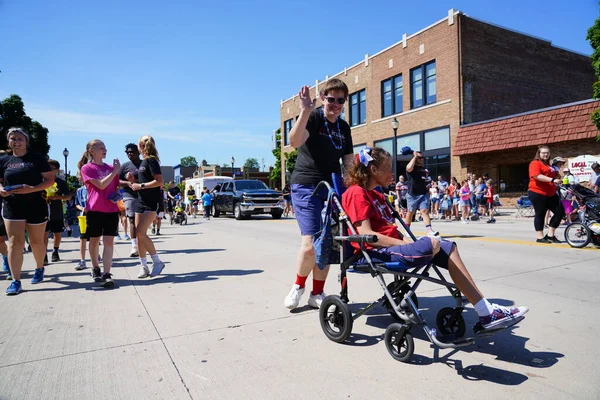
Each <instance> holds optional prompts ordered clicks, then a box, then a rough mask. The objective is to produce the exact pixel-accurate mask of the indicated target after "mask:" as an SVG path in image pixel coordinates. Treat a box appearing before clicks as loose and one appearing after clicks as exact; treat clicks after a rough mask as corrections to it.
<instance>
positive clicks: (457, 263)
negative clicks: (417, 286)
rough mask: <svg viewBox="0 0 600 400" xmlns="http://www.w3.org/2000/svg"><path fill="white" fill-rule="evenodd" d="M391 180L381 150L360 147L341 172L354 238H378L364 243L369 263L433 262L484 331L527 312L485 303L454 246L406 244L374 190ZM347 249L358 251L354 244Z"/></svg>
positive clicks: (434, 241) (427, 240)
mask: <svg viewBox="0 0 600 400" xmlns="http://www.w3.org/2000/svg"><path fill="white" fill-rule="evenodd" d="M392 179H393V178H392V160H391V156H390V154H389V153H388V152H387V151H385V150H383V149H381V148H374V149H370V148H365V149H362V150H361V151H360V153H359V154H357V155H356V162H355V163H354V165H353V166H352V167H350V169H349V170H348V171H347V172H346V179H345V180H346V182H345V183H346V185H347V186H348V189H347V190H346V192H345V193H344V194H343V196H342V206H343V208H344V210H345V212H346V213H347V215H348V217H349V218H350V220H351V221H352V223H353V225H354V227H355V228H356V230H357V231H358V233H359V234H361V235H376V236H377V237H378V241H377V242H375V243H369V244H365V247H366V249H367V251H368V254H369V255H370V256H371V258H372V260H373V261H374V262H401V263H403V264H404V265H406V267H407V269H408V268H412V267H420V266H424V265H427V264H429V263H433V264H435V265H437V266H439V267H441V268H444V269H447V270H448V272H449V273H450V277H451V278H452V280H453V281H454V283H455V284H456V286H457V287H458V289H459V290H460V291H461V292H462V293H464V295H465V296H466V297H467V299H468V300H469V302H470V303H471V304H472V305H473V306H474V308H475V311H476V312H477V314H478V315H479V321H480V323H481V326H482V327H483V329H485V330H488V329H494V328H496V327H499V326H505V325H507V324H510V322H511V320H515V319H517V318H519V317H521V316H522V315H523V314H525V313H526V312H527V311H528V310H529V309H528V308H527V307H511V308H508V307H502V306H499V305H497V304H492V303H490V302H488V301H487V300H486V298H485V297H484V295H483V294H482V293H481V291H480V290H479V288H478V287H477V285H476V284H475V282H474V281H473V278H472V277H471V275H470V274H469V271H468V270H467V267H466V266H465V264H464V263H463V261H462V259H461V257H460V255H459V253H458V248H457V246H456V244H455V243H454V242H451V241H447V240H443V239H442V240H440V238H439V237H429V236H426V237H422V238H420V239H418V240H417V241H416V242H411V241H408V240H406V239H405V238H404V237H403V235H402V234H401V233H400V232H399V230H398V227H397V226H396V224H395V221H394V218H393V216H392V214H391V212H390V209H389V206H388V204H387V203H386V200H385V197H384V196H383V195H382V194H381V193H380V192H379V191H378V190H376V188H377V187H386V186H387V185H388V184H389V182H390V181H391V180H392ZM352 245H353V246H354V247H355V248H356V249H357V250H360V246H359V244H358V243H352Z"/></svg>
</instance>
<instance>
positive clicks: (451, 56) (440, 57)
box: [280, 20, 460, 168]
mask: <svg viewBox="0 0 600 400" xmlns="http://www.w3.org/2000/svg"><path fill="white" fill-rule="evenodd" d="M457 27H458V26H457V23H456V21H455V22H454V23H453V24H449V23H448V21H447V20H444V21H442V22H440V23H438V24H437V25H434V26H433V27H431V28H430V29H427V30H425V31H423V32H421V33H419V34H417V35H415V36H413V37H411V38H408V40H407V43H406V44H407V46H406V47H403V45H402V43H399V44H397V45H395V46H393V47H391V48H389V49H388V50H386V51H383V52H381V53H380V54H377V55H375V56H373V57H371V58H370V59H369V61H368V65H367V63H365V62H364V61H362V62H360V63H359V64H357V65H355V66H353V67H351V68H348V69H347V70H346V71H345V72H341V73H340V74H338V75H335V76H332V77H335V78H339V79H342V80H343V81H344V82H345V83H346V84H347V85H348V89H349V93H350V94H352V93H354V92H357V91H359V90H362V89H366V95H367V115H366V123H365V124H362V125H359V126H355V127H352V140H353V143H354V144H355V145H357V144H367V145H369V146H372V145H373V143H374V142H375V141H377V140H381V139H386V138H390V137H393V135H394V132H393V130H392V128H391V121H392V119H393V118H394V116H395V117H396V118H397V119H398V122H399V123H400V126H399V128H398V136H402V135H406V134H410V133H414V132H419V131H423V130H429V129H433V128H437V127H441V126H450V135H451V145H452V143H454V141H455V137H456V134H457V131H458V126H459V103H460V101H459V99H460V97H459V91H458V88H459V74H458V28H457ZM421 50H423V51H422V52H421ZM390 60H391V61H390ZM432 60H436V70H437V71H436V75H437V76H436V80H437V98H436V100H437V102H436V103H435V104H434V105H432V106H426V107H424V108H419V109H415V110H411V109H410V87H411V85H410V69H412V68H414V67H417V66H419V65H422V64H425V63H427V62H429V61H432ZM398 74H402V78H403V88H404V89H403V104H402V106H403V107H402V108H403V112H402V113H400V114H396V115H394V116H389V117H386V118H385V119H382V106H381V82H382V81H383V80H385V79H388V78H390V77H393V76H396V75H398ZM320 85H322V84H320ZM311 95H313V96H316V93H315V88H312V89H311ZM319 105H320V102H319ZM349 107H350V106H349V105H348V104H347V105H346V119H347V120H348V119H349ZM299 113H300V108H299V100H298V98H297V97H294V98H293V99H290V100H288V101H286V102H284V103H283V104H282V108H281V121H280V123H281V130H282V132H283V123H284V121H285V120H287V119H290V118H294V119H295V118H296V116H297V115H299ZM291 150H292V148H291V147H290V146H287V147H284V148H283V152H284V153H285V152H289V151H291ZM282 158H283V157H282ZM283 166H284V164H283V161H282V167H283ZM459 166H460V161H459V158H458V157H453V159H452V166H451V168H459Z"/></svg>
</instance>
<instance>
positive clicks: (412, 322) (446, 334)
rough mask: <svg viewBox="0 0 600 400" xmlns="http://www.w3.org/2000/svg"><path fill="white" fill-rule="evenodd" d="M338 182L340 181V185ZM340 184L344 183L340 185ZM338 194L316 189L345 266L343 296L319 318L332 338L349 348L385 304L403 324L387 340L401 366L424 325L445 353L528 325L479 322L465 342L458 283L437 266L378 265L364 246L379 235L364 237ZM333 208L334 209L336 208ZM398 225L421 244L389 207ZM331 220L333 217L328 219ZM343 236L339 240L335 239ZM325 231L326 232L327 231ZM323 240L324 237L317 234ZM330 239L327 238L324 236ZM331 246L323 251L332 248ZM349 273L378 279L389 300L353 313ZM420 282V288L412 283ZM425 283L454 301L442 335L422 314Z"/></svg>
mask: <svg viewBox="0 0 600 400" xmlns="http://www.w3.org/2000/svg"><path fill="white" fill-rule="evenodd" d="M335 182H336V178H334V183H335ZM338 182H339V181H338ZM335 187H336V189H337V192H336V190H333V189H332V188H331V186H330V185H329V184H328V183H327V182H321V183H319V185H318V186H317V187H316V188H315V191H314V193H313V195H317V193H322V191H324V189H325V188H326V189H327V200H326V201H327V207H326V208H325V209H326V210H331V213H332V214H333V215H332V216H331V217H332V220H333V221H335V227H332V237H331V239H332V240H333V241H334V244H333V246H329V247H330V248H333V250H334V251H333V252H332V253H333V254H331V257H330V261H331V262H336V261H339V263H340V274H339V282H340V283H341V291H340V294H339V296H338V295H329V296H327V297H326V298H325V299H324V300H323V302H322V304H321V306H320V308H319V319H320V323H321V328H322V329H323V332H324V333H325V336H327V338H328V339H330V340H331V341H334V342H337V343H343V342H344V341H346V339H348V337H349V336H350V334H351V333H352V325H353V322H354V320H356V319H357V318H358V317H360V316H361V315H363V314H365V313H367V312H368V311H369V310H371V309H373V308H375V307H377V306H380V305H383V306H384V307H385V308H386V310H387V312H388V313H389V314H390V315H391V316H392V317H393V318H394V319H395V320H396V321H397V322H395V323H392V324H390V325H389V326H388V327H387V329H386V331H385V335H384V341H385V345H386V348H387V350H388V352H389V354H390V355H391V356H392V357H393V358H394V359H395V360H397V361H401V362H408V361H409V360H410V358H411V356H412V355H413V352H414V340H413V337H412V335H411V329H412V328H413V326H420V327H422V328H423V330H424V331H425V334H426V335H427V337H428V338H429V340H430V341H431V342H432V343H433V344H435V345H436V346H438V347H440V348H445V349H447V348H459V347H464V346H469V345H471V344H473V343H475V340H477V339H480V338H483V337H488V336H491V335H494V334H496V333H498V332H499V331H501V330H504V329H506V328H508V327H510V326H513V325H515V324H517V323H519V322H520V321H521V320H523V318H524V317H523V316H521V317H518V318H515V319H513V320H511V321H510V322H507V323H506V324H504V325H502V326H499V327H496V328H494V329H489V330H485V329H483V327H482V326H481V325H480V324H479V323H478V324H477V325H476V326H475V335H474V336H473V337H468V338H465V337H464V336H465V333H466V324H465V320H464V318H463V316H462V311H463V310H464V307H463V303H464V302H465V300H463V297H462V295H461V293H460V291H459V290H458V288H457V287H456V285H455V284H454V283H452V282H449V281H447V280H446V279H445V278H444V276H443V275H442V273H441V272H440V271H439V268H438V267H437V266H435V265H433V264H429V265H426V266H423V267H416V268H414V267H413V268H412V270H411V269H407V268H408V267H407V266H405V265H403V264H402V263H400V262H386V263H375V262H373V261H372V259H371V257H370V256H369V254H368V253H367V251H366V250H365V247H364V243H375V242H377V240H378V238H377V236H376V235H359V234H357V231H356V229H355V228H354V226H353V225H352V221H350V220H349V218H348V216H347V214H346V213H345V212H344V210H343V208H342V205H341V203H340V200H339V197H340V195H341V190H340V188H339V187H338V185H337V184H335ZM331 205H332V207H330V206H331ZM388 207H389V208H390V210H391V212H392V214H393V215H394V218H395V219H396V223H397V224H398V223H400V224H401V225H402V227H403V228H404V230H405V231H406V232H407V234H408V235H409V236H410V238H412V240H414V241H416V240H417V238H416V237H415V236H414V235H413V233H412V232H411V231H410V229H409V228H408V227H407V226H406V224H405V223H404V221H403V220H402V219H401V218H400V216H399V215H398V213H397V212H396V211H395V210H394V208H393V207H392V206H391V205H390V204H389V203H388ZM325 220H326V221H327V218H325ZM336 231H337V236H333V235H334V234H335V232H336ZM322 232H325V229H324V230H323V231H322ZM317 236H319V235H317ZM323 236H325V235H321V237H323ZM351 242H354V243H359V245H360V249H361V251H360V252H358V253H356V254H354V255H352V253H353V250H352V248H351V247H350V246H349V244H350V243H351ZM326 247H328V246H323V248H326ZM336 248H337V249H338V250H339V260H337V255H338V254H337V253H336V252H335V250H336ZM321 250H322V249H317V246H315V253H316V254H317V253H320V251H321ZM361 259H364V260H366V264H357V262H359V261H360V260H361ZM348 272H362V273H368V274H370V275H371V276H372V277H373V278H375V279H376V280H377V281H378V282H379V285H380V286H381V288H382V290H383V293H384V294H383V296H382V297H380V298H379V299H377V300H375V301H374V302H373V303H371V304H369V305H368V306H366V307H365V308H363V309H361V310H359V311H358V312H357V313H356V314H354V315H353V314H352V311H351V310H350V307H349V306H348V303H349V298H348V275H347V273H348ZM385 274H391V275H393V281H392V282H390V283H387V282H386V281H385V278H384V275H385ZM413 279H414V283H412V282H411V280H413ZM423 281H428V282H432V283H435V284H438V285H442V286H445V287H446V288H447V289H448V291H449V292H450V294H451V295H452V297H453V298H454V300H455V301H456V306H455V307H454V308H453V307H444V308H442V309H441V310H440V311H439V312H438V314H437V317H436V324H437V330H439V333H440V334H441V335H440V334H438V332H437V331H436V329H435V328H432V327H429V326H428V325H427V322H426V321H425V318H424V317H423V316H422V315H421V313H420V312H419V300H418V297H417V295H416V291H417V289H418V287H419V285H420V284H421V283H422V282H423Z"/></svg>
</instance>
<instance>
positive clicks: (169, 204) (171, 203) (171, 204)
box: [167, 199, 175, 213]
mask: <svg viewBox="0 0 600 400" xmlns="http://www.w3.org/2000/svg"><path fill="white" fill-rule="evenodd" d="M174 202H175V200H172V199H169V201H168V202H167V212H169V213H172V212H173V208H174V207H175V205H174Z"/></svg>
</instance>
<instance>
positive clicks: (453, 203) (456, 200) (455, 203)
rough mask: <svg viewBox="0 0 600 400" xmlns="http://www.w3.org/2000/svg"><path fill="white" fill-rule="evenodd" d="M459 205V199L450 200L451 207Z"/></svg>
mask: <svg viewBox="0 0 600 400" xmlns="http://www.w3.org/2000/svg"><path fill="white" fill-rule="evenodd" d="M458 204H460V199H452V205H455V206H456V205H458Z"/></svg>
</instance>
